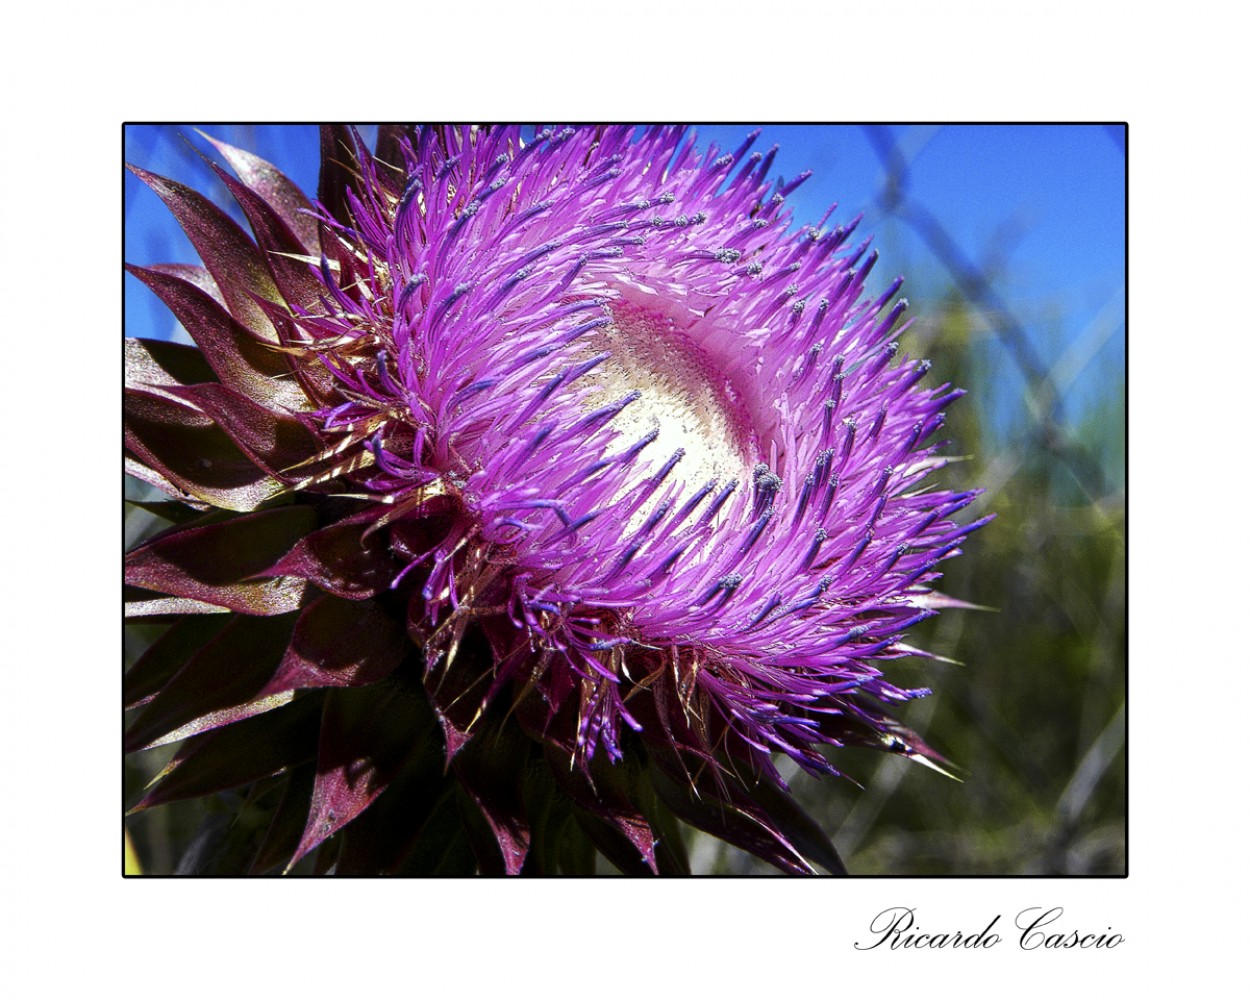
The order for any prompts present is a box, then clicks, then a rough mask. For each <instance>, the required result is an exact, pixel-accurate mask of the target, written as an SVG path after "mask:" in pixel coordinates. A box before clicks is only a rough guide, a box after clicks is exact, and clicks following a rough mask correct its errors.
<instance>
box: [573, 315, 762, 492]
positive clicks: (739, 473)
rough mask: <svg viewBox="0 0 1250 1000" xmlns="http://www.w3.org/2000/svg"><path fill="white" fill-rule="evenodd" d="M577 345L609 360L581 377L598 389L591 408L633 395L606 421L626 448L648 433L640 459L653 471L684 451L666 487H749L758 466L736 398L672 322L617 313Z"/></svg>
mask: <svg viewBox="0 0 1250 1000" xmlns="http://www.w3.org/2000/svg"><path fill="white" fill-rule="evenodd" d="M582 343H583V344H584V345H585V347H586V348H587V349H588V350H589V351H590V352H592V353H596V354H597V353H601V352H605V351H606V352H609V353H611V355H612V356H611V358H609V359H608V360H606V361H604V362H603V363H602V364H600V365H599V366H598V367H597V368H595V369H594V370H593V371H592V372H591V373H590V374H589V375H587V376H585V377H586V379H587V380H588V381H597V382H598V383H599V384H600V385H602V386H603V388H604V392H603V393H600V394H596V395H597V401H596V405H603V401H606V400H608V399H620V398H621V397H622V396H625V395H627V394H629V393H631V392H639V393H641V396H640V397H639V398H638V399H636V400H635V401H634V402H632V403H630V404H629V405H628V406H626V407H625V408H624V409H623V410H622V411H621V412H620V413H619V414H618V415H617V416H616V417H615V418H614V419H613V421H612V426H613V428H614V429H615V430H617V431H618V432H619V433H620V434H621V435H622V438H623V439H624V443H625V446H626V447H628V446H629V444H632V443H634V442H635V441H638V440H639V439H641V438H643V437H645V436H646V435H648V434H650V433H651V432H652V431H656V432H657V437H656V439H655V440H654V441H653V442H652V443H651V444H650V445H649V446H648V448H647V450H646V452H645V455H646V456H647V457H648V458H649V459H650V460H651V463H653V464H654V465H655V466H657V467H658V466H659V465H662V464H663V463H664V462H666V461H668V459H669V458H671V457H672V455H673V453H674V452H675V451H677V450H678V449H679V448H680V449H684V451H685V455H684V457H683V458H682V460H681V461H680V462H678V463H677V466H676V467H675V468H674V469H673V471H672V472H671V473H670V474H669V475H670V479H678V480H681V481H684V482H685V483H686V485H687V487H690V488H692V489H699V488H700V487H702V486H704V485H705V484H706V483H707V482H708V480H710V479H718V480H720V482H721V483H726V482H728V481H729V480H730V479H737V480H739V481H740V482H745V481H749V478H750V470H751V469H752V468H753V467H754V465H755V463H756V462H757V461H758V460H759V459H758V457H757V455H758V446H757V443H756V440H755V434H754V432H753V430H752V428H751V421H750V420H749V419H748V417H747V413H746V408H745V407H744V406H743V403H742V400H741V398H740V393H739V392H738V390H736V389H735V388H734V386H733V385H732V384H731V383H730V382H729V381H728V380H727V379H726V378H725V377H724V375H723V374H722V373H721V372H720V371H719V370H718V369H717V367H716V365H715V364H714V363H713V361H712V360H711V358H710V357H709V356H708V354H707V352H706V351H705V350H703V348H702V347H700V346H699V345H698V344H697V343H695V342H694V341H693V340H692V339H691V338H690V337H689V336H688V335H687V333H686V332H685V331H684V330H682V329H681V327H680V326H679V324H678V323H677V321H675V320H673V319H670V318H668V317H666V316H663V315H661V314H660V313H658V312H656V311H653V310H649V309H645V308H641V307H638V306H633V305H618V306H614V308H613V311H612V323H611V324H609V325H608V326H605V327H601V328H599V329H597V330H594V331H592V332H591V333H589V334H588V335H586V337H585V338H584V340H583V341H582ZM683 492H688V491H683Z"/></svg>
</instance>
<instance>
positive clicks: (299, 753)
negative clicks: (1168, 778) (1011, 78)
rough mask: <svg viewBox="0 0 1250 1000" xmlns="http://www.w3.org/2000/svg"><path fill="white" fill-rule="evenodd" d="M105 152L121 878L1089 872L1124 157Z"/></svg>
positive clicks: (131, 126) (1117, 773)
mask: <svg viewBox="0 0 1250 1000" xmlns="http://www.w3.org/2000/svg"><path fill="white" fill-rule="evenodd" d="M121 133H122V147H123V157H122V159H123V161H124V162H122V163H119V165H118V171H119V177H121V178H122V181H123V190H122V230H123V231H122V237H123V244H124V245H123V248H122V249H123V257H124V259H123V262H122V263H123V264H124V267H125V277H124V279H123V280H124V285H123V291H122V298H123V302H122V306H123V309H122V311H123V325H124V341H123V362H124V379H125V387H124V402H123V425H122V432H123V439H124V463H125V466H124V471H125V475H124V507H123V535H124V550H125V551H124V555H123V566H122V574H123V603H124V614H125V625H124V629H123V642H122V656H123V661H124V662H123V667H124V677H123V681H122V700H123V710H124V725H123V733H122V743H123V746H122V799H123V801H122V803H121V807H122V813H123V815H124V833H123V836H122V838H121V840H120V849H119V851H118V870H119V871H120V872H122V873H123V874H124V875H125V876H127V879H128V880H130V881H133V880H135V879H150V878H152V877H158V878H159V877H182V876H190V877H193V878H199V879H218V878H229V879H240V878H245V877H281V876H285V877H286V878H287V879H297V878H301V877H321V876H337V877H344V876H346V877H349V878H356V879H362V878H379V877H381V878H397V879H469V878H481V877H485V878H488V879H489V878H498V879H500V880H503V879H505V878H507V877H510V876H535V877H539V878H546V879H558V878H575V879H576V878H581V879H586V878H596V877H612V876H627V877H638V878H645V877H656V876H659V877H661V878H664V877H687V878H689V877H695V876H711V877H720V878H731V879H738V880H744V879H754V878H757V877H772V876H786V875H793V876H798V875H821V876H839V877H850V878H852V879H887V880H888V879H897V878H906V879H916V878H931V879H965V878H1016V879H1030V878H1033V879H1106V880H1122V879H1125V878H1127V877H1128V875H1129V873H1130V867H1129V836H1128V822H1127V811H1128V810H1127V791H1128V766H1129V765H1128V761H1129V744H1128V739H1127V731H1128V716H1129V714H1130V713H1129V711H1128V702H1127V687H1128V685H1127V677H1128V616H1127V592H1126V591H1127V475H1126V461H1127V436H1128V425H1127V408H1126V379H1127V294H1126V282H1127V267H1128V258H1127V203H1128V202H1127V198H1128V177H1129V171H1128V160H1129V126H1128V125H1127V124H1125V123H1124V122H1102V121H1097V120H1093V121H1076V122H1072V121H1055V122H1046V123H1038V122H1033V123H1015V122H996V123H990V122H958V121H952V122H936V123H935V122H918V123H909V122H853V123H850V124H818V123H795V122H786V121H780V122H774V123H772V124H767V123H765V124H753V123H749V122H741V123H740V122H736V121H730V122H725V121H718V122H713V123H702V124H701V123H698V122H696V123H694V124H691V125H674V124H656V123H641V124H628V123H608V124H604V123H599V122H575V123H572V124H552V125H535V124H523V125H519V124H421V125H416V124H371V125H368V124H360V125H346V124H337V123H336V124H329V125H317V124H306V123H295V122H284V123H239V122H230V123H224V124H223V123H211V122H210V123H198V124H182V123H171V122H127V123H126V124H124V125H122V126H121ZM128 884H129V881H128ZM1022 884H1023V883H1022ZM890 902H894V901H890ZM878 909H880V911H881V914H883V915H884V916H880V917H879V920H880V921H881V925H880V928H878V929H879V930H880V931H881V933H882V934H883V935H884V934H888V933H892V932H893V931H894V930H898V931H899V933H902V931H903V930H906V929H907V928H906V927H905V926H904V925H903V924H902V923H901V921H902V919H903V917H904V916H905V914H904V912H903V910H900V911H899V912H897V913H895V914H894V916H893V917H891V916H889V913H888V912H887V911H888V908H887V907H886V906H885V902H883V904H882V906H881V907H879V908H878ZM873 912H877V911H876V910H873ZM1044 913H1045V910H1044V909H1043V910H1042V911H1039V914H1038V915H1037V916H1038V917H1039V919H1040V918H1041V917H1043V916H1044ZM870 917H872V913H868V912H867V911H865V916H864V920H863V921H862V923H863V924H864V927H865V933H866V932H867V928H868V919H869V918H870ZM1007 919H1011V918H1007ZM891 920H894V921H895V922H894V923H893V924H891ZM873 927H874V928H876V927H877V925H876V923H874V924H873ZM973 929H976V928H973ZM1096 930H1100V931H1101V928H1096ZM1108 930H1109V931H1110V929H1108ZM1016 933H1017V934H1018V933H1019V932H1018V931H1017V932H1016ZM1028 933H1029V932H1028V931H1027V930H1026V931H1025V934H1026V935H1027V934H1028ZM1038 933H1041V932H1040V931H1039V932H1038ZM848 947H849V945H848Z"/></svg>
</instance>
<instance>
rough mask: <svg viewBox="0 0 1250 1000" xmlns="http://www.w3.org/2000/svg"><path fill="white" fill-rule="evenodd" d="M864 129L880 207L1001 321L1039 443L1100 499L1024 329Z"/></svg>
mask: <svg viewBox="0 0 1250 1000" xmlns="http://www.w3.org/2000/svg"><path fill="white" fill-rule="evenodd" d="M864 129H865V133H866V135H867V136H868V140H869V142H870V143H871V145H872V147H873V150H874V151H875V152H876V154H877V157H878V159H880V161H881V164H882V166H883V167H884V168H885V172H886V177H885V182H884V184H883V185H882V187H881V190H880V192H879V193H878V195H877V204H878V205H879V206H880V208H881V210H882V211H883V212H885V213H886V214H887V215H893V216H895V217H896V218H898V219H899V220H900V221H902V222H903V223H904V224H905V225H907V226H909V227H910V228H911V229H912V230H913V231H914V232H915V233H916V235H917V236H919V237H920V239H921V240H922V241H923V242H924V243H925V245H926V246H927V247H928V248H929V249H930V251H932V253H933V255H934V256H935V257H936V258H937V260H938V262H939V263H940V264H941V265H942V267H943V268H944V269H945V270H946V272H947V273H948V274H949V275H950V277H951V280H952V281H953V282H954V284H955V287H956V288H957V289H958V290H959V292H960V294H962V295H963V296H964V298H965V299H967V300H968V302H970V303H971V304H973V305H974V306H975V307H976V308H977V309H978V310H982V311H985V312H988V313H990V314H992V315H994V316H995V317H996V318H997V323H996V324H995V333H996V334H997V336H998V338H999V340H1000V341H1001V342H1002V343H1003V346H1004V347H1005V348H1006V349H1007V353H1008V354H1009V355H1010V356H1011V358H1012V360H1013V361H1014V362H1015V364H1016V367H1017V368H1019V370H1020V372H1021V374H1022V375H1023V376H1024V378H1025V381H1026V395H1025V400H1024V401H1025V405H1026V406H1027V407H1028V409H1029V413H1030V414H1031V415H1032V417H1033V419H1034V420H1035V421H1036V423H1037V439H1038V442H1039V443H1040V445H1041V446H1042V447H1043V448H1044V449H1045V450H1046V451H1048V452H1050V453H1051V454H1052V455H1053V456H1054V457H1055V458H1056V459H1058V460H1059V461H1060V462H1061V463H1062V464H1063V465H1064V466H1065V468H1067V470H1068V471H1069V472H1070V473H1071V474H1072V476H1073V478H1074V479H1075V480H1076V481H1077V483H1078V484H1079V485H1080V487H1081V488H1082V490H1084V491H1085V493H1086V495H1087V496H1088V497H1089V498H1090V499H1091V500H1096V499H1098V498H1100V497H1102V496H1103V495H1104V494H1105V493H1106V491H1107V483H1106V479H1105V477H1104V475H1103V472H1102V466H1101V464H1100V463H1099V461H1098V459H1097V458H1096V457H1095V456H1094V455H1092V454H1090V453H1089V451H1088V449H1086V448H1085V447H1083V446H1082V445H1081V444H1080V443H1079V442H1077V441H1075V440H1074V439H1073V438H1072V436H1071V434H1070V433H1069V432H1068V430H1067V429H1066V427H1065V426H1064V424H1065V421H1064V413H1063V403H1062V397H1061V394H1060V391H1059V388H1058V387H1057V386H1056V384H1055V381H1054V379H1053V377H1052V375H1051V373H1050V372H1049V371H1047V368H1046V365H1045V363H1044V362H1043V360H1042V358H1041V356H1040V355H1039V354H1038V353H1037V351H1036V350H1035V348H1034V347H1033V344H1032V341H1030V339H1029V336H1028V333H1027V331H1026V329H1025V326H1024V324H1023V323H1021V322H1020V320H1019V319H1018V318H1017V317H1016V316H1015V314H1014V313H1013V312H1012V310H1011V308H1010V307H1009V306H1008V304H1007V303H1006V302H1005V301H1004V300H1003V298H1002V297H1001V296H1000V295H999V294H998V292H997V291H996V290H995V288H994V286H993V284H992V283H991V282H990V280H989V278H988V277H987V276H986V274H985V271H984V269H982V268H978V267H977V266H976V265H975V264H974V263H973V262H972V261H971V260H969V259H968V257H967V256H965V255H964V253H963V251H962V250H960V248H959V246H958V245H957V244H956V243H955V241H954V239H953V238H952V237H951V235H950V234H949V233H948V232H947V231H946V228H945V227H944V226H943V225H942V223H941V222H940V221H938V219H937V217H936V216H934V215H933V214H932V213H931V212H930V211H929V210H928V209H927V208H925V206H924V205H922V204H920V203H918V202H914V201H912V200H911V199H910V197H909V191H908V189H909V186H910V163H911V160H910V158H909V157H908V156H907V155H906V154H905V153H904V151H903V150H902V149H901V148H900V146H899V144H898V142H897V141H896V139H895V137H894V134H893V132H891V131H890V129H889V128H886V127H884V126H879V125H870V126H865V127H864Z"/></svg>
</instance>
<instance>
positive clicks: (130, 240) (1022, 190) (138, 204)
mask: <svg viewBox="0 0 1250 1000" xmlns="http://www.w3.org/2000/svg"><path fill="white" fill-rule="evenodd" d="M755 127H757V126H749V125H714V126H700V127H699V128H698V129H697V132H698V136H699V139H700V146H703V145H704V144H706V143H712V142H714V143H716V144H717V145H718V146H720V147H721V148H722V149H733V148H735V147H736V146H737V145H738V144H739V143H740V141H741V139H742V137H743V136H744V135H745V134H746V133H747V132H748V131H750V130H751V129H752V128H755ZM758 127H760V128H761V129H762V134H761V136H760V138H759V139H758V140H757V142H756V146H755V148H756V149H762V150H766V149H768V148H769V147H770V146H771V145H773V144H777V145H779V147H780V149H779V151H778V154H777V157H776V160H775V162H774V174H776V175H779V176H784V177H792V176H794V175H795V174H797V173H799V172H800V171H802V170H811V171H812V172H813V174H812V177H811V178H810V179H809V180H808V181H807V182H806V183H805V184H804V185H802V186H801V187H800V188H799V189H798V190H797V191H795V192H794V193H793V194H792V195H791V196H790V198H789V199H788V200H789V202H790V205H791V207H792V209H793V213H794V219H795V221H796V222H808V221H811V222H815V221H818V220H819V219H820V218H821V216H822V215H824V213H825V211H826V210H827V209H828V207H829V206H830V205H831V204H833V203H835V202H836V203H837V204H838V206H839V208H838V210H837V212H836V213H835V214H834V216H833V221H834V222H846V221H849V220H850V219H851V218H853V217H855V216H856V215H858V214H860V213H862V214H863V216H864V220H863V222H862V223H861V228H860V233H861V234H863V235H865V236H868V235H871V236H873V237H874V245H875V246H876V247H877V249H878V250H880V252H881V257H882V259H881V262H880V264H879V265H878V269H877V271H876V273H875V276H874V277H875V279H876V280H877V282H878V283H879V284H878V287H881V286H884V284H885V283H888V281H889V280H890V279H891V278H893V277H895V276H896V275H898V274H904V275H906V277H907V284H906V285H905V286H904V293H903V294H905V295H906V296H907V297H908V299H909V300H910V303H911V310H910V315H913V316H916V317H919V324H920V325H919V326H918V328H917V336H918V337H920V338H921V339H923V335H922V332H921V331H922V329H923V323H924V321H925V319H926V318H929V319H930V320H932V319H933V318H934V317H935V316H936V315H937V312H938V304H939V303H940V300H941V298H942V296H943V294H944V292H945V291H946V290H947V289H949V287H950V284H951V278H950V275H949V271H948V269H947V268H946V267H945V266H944V264H943V262H942V260H941V259H939V257H938V256H936V255H935V254H934V253H933V251H932V250H931V249H930V248H929V247H928V246H927V245H926V243H925V241H924V240H922V239H921V238H920V237H919V236H918V235H917V234H916V232H915V231H914V230H913V229H912V227H910V226H909V225H907V224H905V223H904V222H901V221H900V220H899V219H898V218H896V217H891V216H890V215H889V214H887V213H886V212H884V211H883V210H882V208H881V206H880V204H879V203H878V195H879V192H880V191H881V189H882V184H883V181H884V178H885V173H884V170H883V167H882V163H881V160H880V159H879V156H878V153H877V151H876V149H875V146H874V138H875V139H876V140H877V142H878V143H880V142H881V141H884V142H885V143H887V144H889V143H891V142H893V143H897V144H898V148H900V149H901V150H903V151H905V155H906V158H907V161H908V171H907V177H908V187H907V195H908V199H909V202H910V203H911V204H918V205H920V206H923V209H924V210H925V211H926V212H927V213H928V215H930V216H931V217H932V218H933V219H935V220H936V221H937V223H938V224H939V225H940V226H941V228H942V229H943V230H945V232H946V233H947V234H948V235H949V237H950V238H951V239H952V240H953V242H954V243H955V245H956V246H957V247H958V250H959V252H960V253H961V255H962V256H963V257H965V258H966V259H967V260H968V261H970V262H971V263H973V264H974V265H975V266H977V267H978V268H979V267H983V266H987V265H988V264H989V263H991V262H993V261H996V262H997V265H996V268H995V271H994V277H993V287H994V290H995V292H996V293H997V294H998V296H999V297H1000V299H1002V300H1003V301H1005V302H1006V304H1007V306H1008V308H1009V309H1010V311H1011V313H1012V314H1013V316H1014V317H1015V318H1016V319H1017V320H1018V321H1019V322H1020V323H1021V325H1022V326H1023V327H1024V329H1025V331H1026V335H1027V337H1028V338H1029V341H1030V343H1031V344H1032V346H1033V349H1034V352H1035V353H1036V354H1037V355H1038V357H1039V358H1040V359H1041V361H1042V364H1043V365H1044V366H1045V367H1047V368H1054V370H1055V371H1056V373H1057V374H1058V375H1059V376H1061V377H1062V379H1063V380H1064V384H1065V386H1066V387H1067V388H1066V393H1065V396H1066V402H1067V405H1068V413H1067V416H1068V417H1069V419H1071V418H1074V417H1079V415H1080V414H1081V413H1082V412H1085V411H1086V410H1087V408H1088V407H1090V406H1091V405H1096V404H1099V403H1100V402H1105V401H1106V400H1107V399H1108V397H1113V396H1114V397H1117V398H1118V397H1121V396H1122V394H1123V391H1124V363H1125V362H1124V359H1125V327H1124V301H1125V299H1124V281H1125V252H1124V240H1125V153H1124V148H1125V135H1124V129H1123V127H1122V126H1114V127H1104V126H1101V125H1075V126H1036V125H1021V126H989V125H959V126H951V125H947V126H929V125H920V126H891V127H887V128H885V129H884V131H879V132H878V133H877V134H876V136H875V137H874V136H873V134H872V132H871V130H870V129H867V128H864V127H861V126H815V125H767V126H758ZM202 128H203V129H204V131H206V132H209V133H210V134H213V135H215V136H217V137H219V138H223V139H226V140H227V141H231V142H234V143H235V144H236V145H240V146H243V147H245V148H248V149H251V150H253V151H254V152H256V153H258V154H259V155H261V156H263V157H265V158H266V159H269V160H271V161H272V162H274V163H275V164H277V165H278V166H279V167H281V168H282V169H283V170H284V171H285V172H286V173H287V174H288V176H290V177H291V178H292V179H293V180H294V181H296V182H297V183H299V184H300V185H301V186H303V187H304V188H305V189H306V190H310V191H312V190H315V186H316V175H317V140H316V130H315V128H313V127H311V126H291V125H281V126H232V127H221V126H202ZM183 137H187V138H189V139H190V140H191V141H192V143H198V145H199V147H200V148H201V149H202V148H204V146H205V144H204V143H203V142H202V141H200V140H199V138H198V136H196V135H195V132H194V129H193V128H192V127H190V126H184V127H169V126H129V127H127V129H126V135H125V154H126V159H127V160H128V161H130V162H133V163H135V164H137V165H139V166H142V167H144V168H145V169H148V170H151V171H154V172H156V173H159V174H164V175H165V176H170V177H173V178H175V179H178V180H181V181H183V182H185V183H189V184H191V185H192V186H195V187H197V188H199V189H200V190H209V191H216V192H217V193H218V194H221V193H222V189H221V187H220V185H219V184H217V183H216V181H215V178H213V176H212V174H211V173H210V172H209V171H208V169H207V168H206V167H205V165H204V164H203V162H202V161H200V160H199V157H198V155H197V154H196V153H195V152H194V151H193V150H192V149H191V146H190V145H188V143H187V142H186V141H184V139H183ZM125 198H126V216H125V218H126V232H125V255H126V260H127V261H131V262H134V263H156V262H165V261H193V260H195V255H194V252H193V251H192V250H191V248H190V245H189V244H188V243H187V242H186V240H185V238H183V237H182V234H181V233H180V232H179V230H178V227H177V225H176V224H175V223H174V222H173V220H172V218H171V217H170V216H169V214H168V213H167V212H166V210H165V209H164V207H163V206H162V205H161V203H160V202H159V200H158V199H157V198H156V197H155V195H152V194H151V193H150V192H149V191H147V190H146V188H144V186H143V185H142V184H140V183H139V182H137V181H136V180H135V179H134V178H133V177H130V176H129V175H127V178H126V187H125ZM982 320H983V322H982V323H980V324H979V325H978V334H977V336H978V345H979V346H980V347H981V348H982V349H983V351H984V357H985V361H986V367H987V370H988V371H989V372H991V373H992V374H993V375H994V376H995V381H996V384H995V387H994V388H995V391H993V392H988V393H987V392H982V393H981V401H982V402H981V405H984V406H987V408H988V409H989V411H990V412H991V414H992V416H994V418H995V419H996V420H997V421H999V422H1003V423H1007V424H1010V423H1012V421H1013V419H1014V418H1015V417H1016V416H1018V414H1016V413H1014V412H1013V411H1014V409H1015V406H1014V404H1015V401H1016V400H1017V397H1018V394H1019V390H1020V387H1021V383H1020V381H1019V377H1018V373H1017V371H1016V368H1015V365H1014V362H1013V361H1012V359H1011V357H1010V356H1009V355H1008V353H1007V352H1006V351H1005V349H1004V348H1003V345H1002V342H1001V340H1000V338H999V335H998V324H997V319H996V317H994V316H992V315H990V316H984V317H982ZM126 325H127V332H128V334H129V335H130V336H167V335H168V334H169V332H170V331H171V330H172V324H171V321H170V319H169V318H168V314H167V313H166V312H165V310H164V309H163V307H161V306H160V305H159V304H158V303H157V302H156V301H155V299H154V298H153V297H152V296H151V295H150V294H149V293H148V292H147V291H146V290H145V289H144V288H142V286H140V285H139V284H138V283H137V282H136V281H135V280H134V279H132V278H129V277H127V279H126ZM937 361H939V359H935V362H937ZM1055 366H1058V367H1057V368H1055ZM979 388H980V389H984V387H979ZM991 401H992V402H991Z"/></svg>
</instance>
